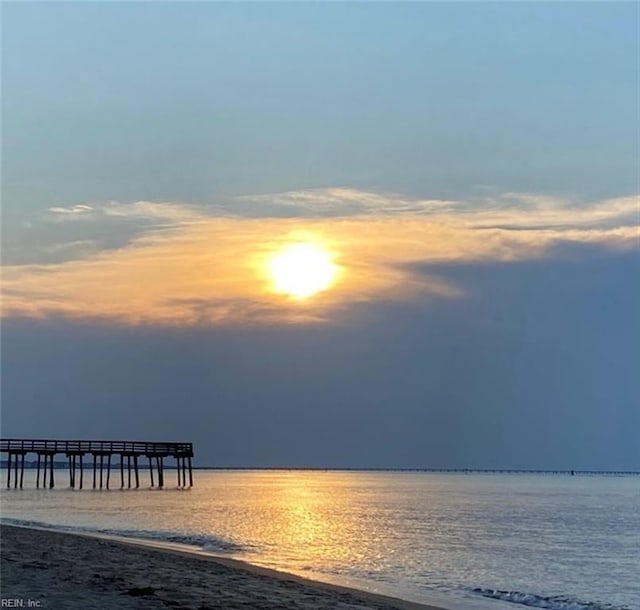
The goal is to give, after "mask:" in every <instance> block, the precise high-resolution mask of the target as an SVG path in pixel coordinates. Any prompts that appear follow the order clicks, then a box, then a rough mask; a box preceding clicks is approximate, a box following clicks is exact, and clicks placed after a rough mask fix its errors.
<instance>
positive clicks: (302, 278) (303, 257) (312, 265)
mask: <svg viewBox="0 0 640 610" xmlns="http://www.w3.org/2000/svg"><path fill="white" fill-rule="evenodd" d="M268 271H269V276H270V277H271V280H272V283H273V289H274V290H275V292H279V293H281V294H286V295H289V296H290V297H293V298H294V299H298V300H304V299H307V298H309V297H311V296H313V295H315V294H317V293H318V292H322V291H323V290H326V289H327V288H330V287H331V286H332V285H333V283H334V282H335V280H336V277H337V275H338V266H337V265H336V264H335V263H334V262H333V257H332V256H331V254H330V253H329V252H327V251H326V250H324V249H323V248H322V247H321V246H319V245H316V244H312V243H298V244H291V245H289V246H285V247H284V248H283V249H281V250H280V251H279V252H278V253H277V254H276V255H275V256H274V257H273V258H272V259H271V260H270V261H269V263H268Z"/></svg>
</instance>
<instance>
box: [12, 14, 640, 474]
mask: <svg viewBox="0 0 640 610" xmlns="http://www.w3.org/2000/svg"><path fill="white" fill-rule="evenodd" d="M639 19H640V7H639V6H638V4H635V3H622V2H619V3H616V2H608V3H597V2H587V3H582V2H557V3H553V2H551V3H546V2H545V3H526V2H511V3H509V2H504V3H485V2H472V3H463V2H455V3H454V2H451V3H435V2H424V3H383V2H380V3H373V2H372V3H303V2H300V3H272V2H261V3H248V2H233V3H222V2H219V3H214V2H193V3H192V2H140V3H134V2H87V3H62V2H44V3H38V2H12V3H4V4H3V6H2V29H3V32H2V34H3V35H2V57H3V60H2V62H3V63H2V128H3V129H2V354H1V355H2V358H1V362H0V365H1V366H0V371H1V373H2V375H1V390H2V395H1V397H2V411H1V424H2V435H3V436H4V437H35V438H38V437H51V438H97V439H100V438H104V439H133V440H136V439H137V440H184V441H193V442H194V444H195V452H196V463H197V464H200V465H213V466H261V467H267V466H286V467H297V466H301V467H362V468H364V467H373V468H376V467H385V468H428V467H433V468H465V467H469V468H574V469H599V468H602V469H635V470H639V469H640V444H638V442H637V431H638V429H639V428H640V376H639V375H638V374H637V371H638V367H639V365H640V282H639V281H638V279H639V272H640V232H639V230H638V220H639V219H640V206H639V203H640V200H639V199H638V196H639V193H640V184H639V175H638V167H639V165H638V162H639V160H640V151H639V142H640V140H639V136H640V121H639V119H640V117H639V110H638V108H640V87H639V67H640V66H639V63H640V60H639V57H640V38H639V36H638V23H639Z"/></svg>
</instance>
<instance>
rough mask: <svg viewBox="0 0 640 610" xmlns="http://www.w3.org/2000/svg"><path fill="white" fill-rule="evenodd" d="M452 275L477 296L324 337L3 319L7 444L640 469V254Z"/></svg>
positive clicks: (297, 461)
mask: <svg viewBox="0 0 640 610" xmlns="http://www.w3.org/2000/svg"><path fill="white" fill-rule="evenodd" d="M558 254H559V256H557V257H555V259H554V260H553V261H549V260H539V261H535V262H531V261H528V262H517V263H485V264H475V263H474V264H465V265H449V266H446V267H440V268H438V269H435V268H434V267H433V266H430V267H429V269H428V270H427V271H428V273H434V272H437V273H439V274H441V275H442V276H444V277H446V278H447V279H450V280H454V281H456V282H459V283H461V284H462V285H463V286H464V287H465V290H466V294H467V298H465V299H457V300H430V301H424V302H419V301H411V302H395V303H383V302H378V303H373V304H370V305H362V306H360V307H359V309H358V310H357V311H352V312H349V314H347V315H348V317H342V318H341V320H340V322H335V323H333V324H328V325H323V326H311V327H304V326H281V325H271V326H269V325H267V326H264V325H263V326H260V327H245V328H237V327H236V328H224V327H218V328H215V329H203V328H177V327H174V328H162V327H146V328H137V329H136V331H135V333H132V332H131V329H127V328H125V327H118V326H107V325H99V324H89V323H81V322H77V323H70V322H68V321H64V320H55V319H52V320H49V321H47V322H34V321H26V320H11V319H9V320H6V321H5V322H4V324H3V331H2V332H3V343H2V369H3V370H2V372H3V376H2V391H3V395H2V399H3V400H2V402H3V410H2V429H3V431H2V433H3V436H20V435H29V436H34V435H35V436H38V435H42V436H51V437H53V436H57V437H69V436H77V437H97V438H116V437H128V438H146V437H150V438H158V439H159V438H168V439H181V438H182V439H187V440H193V441H194V442H195V443H196V451H197V461H198V463H199V464H208V465H218V466H236V465H237V466H251V465H260V466H269V465H273V466H320V467H322V466H327V467H331V466H353V467H376V466H379V467H431V466H433V467H440V466H443V467H464V466H470V467H521V468H535V467H542V468H555V467H561V468H627V469H631V468H634V469H638V468H640V447H639V445H638V443H637V431H638V429H639V427H640V381H639V379H638V376H637V363H638V361H639V356H640V353H639V352H640V341H639V339H640V313H639V312H640V290H639V289H638V287H637V277H638V271H639V270H640V256H639V255H638V253H636V252H632V253H623V254H617V255H612V254H611V253H610V252H604V251H602V250H598V249H597V248H594V249H592V250H591V251H590V253H588V255H585V252H584V250H580V251H577V250H576V249H574V248H572V247H566V248H564V250H563V252H561V253H558Z"/></svg>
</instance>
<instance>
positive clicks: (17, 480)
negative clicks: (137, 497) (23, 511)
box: [0, 438, 193, 489]
mask: <svg viewBox="0 0 640 610" xmlns="http://www.w3.org/2000/svg"><path fill="white" fill-rule="evenodd" d="M5 453H6V454H7V457H8V459H7V488H10V487H12V484H13V487H14V489H17V488H20V489H22V484H23V480H24V469H25V456H26V455H27V454H29V453H33V454H35V455H36V487H37V488H39V487H40V486H41V483H42V487H49V488H50V489H51V488H53V487H54V486H55V480H54V470H55V456H56V455H59V454H60V455H64V456H65V457H66V458H67V461H68V467H69V486H70V487H71V488H72V489H75V488H76V487H77V488H78V489H82V486H83V482H84V481H83V479H84V470H85V464H84V457H85V456H87V455H89V456H91V462H90V463H91V466H92V471H93V481H92V488H93V489H98V488H99V489H109V485H110V483H111V465H112V464H111V462H112V458H113V456H119V458H120V489H124V488H125V472H124V471H125V460H126V470H127V477H126V487H127V489H131V487H135V488H139V487H140V464H139V462H138V459H139V458H145V459H146V461H147V464H146V467H147V469H148V471H149V479H150V482H151V487H164V486H165V477H164V475H165V464H164V460H165V458H169V457H171V458H174V459H175V468H176V472H177V479H178V487H179V488H187V487H193V467H192V463H191V460H192V458H193V444H192V443H163V442H153V441H66V440H42V439H37V440H33V439H18V438H10V439H0V454H5ZM143 466H144V464H143ZM12 470H13V477H12ZM41 472H42V479H41V477H40V473H41ZM154 473H155V475H156V477H157V480H156V478H154ZM132 474H133V475H134V483H133V485H132V480H131V475H132ZM187 477H188V481H187Z"/></svg>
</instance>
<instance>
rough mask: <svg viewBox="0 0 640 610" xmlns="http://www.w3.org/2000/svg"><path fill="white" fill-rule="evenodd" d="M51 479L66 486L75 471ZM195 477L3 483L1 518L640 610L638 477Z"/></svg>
mask: <svg viewBox="0 0 640 610" xmlns="http://www.w3.org/2000/svg"><path fill="white" fill-rule="evenodd" d="M56 474H57V475H58V480H59V483H60V484H61V483H62V481H63V480H64V476H65V474H66V473H64V471H59V472H58V473H56ZM195 476H196V481H195V482H196V486H195V487H194V488H193V489H192V490H191V491H177V490H171V489H166V490H163V491H157V490H153V491H151V490H147V489H144V490H143V489H141V490H137V491H135V490H131V491H123V492H120V491H114V490H112V491H108V492H107V491H102V492H101V491H88V490H85V491H82V492H79V491H70V490H66V489H61V488H56V489H55V490H53V491H50V490H35V489H32V488H31V486H32V484H33V473H32V472H29V473H27V476H26V477H25V482H26V486H27V487H28V488H27V489H25V490H22V491H19V490H18V491H14V490H9V491H7V490H3V492H2V516H3V518H5V519H20V520H28V521H36V522H43V523H48V524H54V525H57V526H72V527H84V528H89V529H93V530H109V531H112V532H119V533H121V534H124V535H129V536H142V537H153V538H156V539H159V540H171V541H174V542H185V543H189V544H194V545H196V546H199V547H202V548H204V549H205V550H207V551H210V552H212V553H216V554H219V553H225V554H228V555H232V556H234V557H237V558H241V559H247V560H249V561H252V562H254V563H260V564H262V565H267V566H270V567H274V568H277V569H281V570H286V571H291V572H296V573H300V574H305V575H311V576H313V577H317V578H323V579H325V580H328V581H331V582H343V583H347V584H352V585H353V584H355V585H359V586H366V587H368V588H369V589H372V590H377V591H381V592H387V593H391V594H395V595H400V596H403V597H405V598H410V599H415V600H417V601H420V600H422V601H433V595H434V594H436V595H444V596H445V599H446V598H448V599H450V600H453V601H454V602H456V600H465V599H466V600H470V601H473V600H479V601H481V602H482V603H483V604H485V605H486V604H489V605H491V604H493V605H494V606H495V607H498V606H500V605H502V606H503V607H505V606H506V605H507V604H505V602H504V601H491V600H487V599H486V597H485V596H483V595H481V594H480V592H479V591H475V592H474V591H473V589H482V590H484V593H485V595H486V594H487V593H490V591H487V590H494V589H496V590H501V591H504V592H507V593H508V595H506V599H511V600H515V599H518V596H522V595H524V596H529V597H526V599H528V600H529V601H530V602H531V605H537V607H548V608H558V609H562V610H564V609H566V610H568V609H569V608H575V609H578V610H579V609H580V608H583V607H585V608H586V607H588V606H587V604H588V603H593V604H595V606H592V607H593V608H598V607H600V608H606V607H607V605H609V604H610V605H613V606H615V607H627V608H634V609H640V579H638V578H637V576H638V573H640V511H638V506H640V480H639V479H638V478H635V477H628V478H606V477H565V476H529V475H517V476H516V475H442V474H426V473H382V472H366V473H363V472H316V471H313V472H311V471H309V472H299V471H245V472H238V471H218V472H215V471H206V472H205V471H198V472H196V475H195ZM496 596H497V597H500V594H497V595H496ZM553 596H560V599H559V600H557V599H555V600H554V599H551V601H544V600H545V599H550V598H552V597H553ZM502 597H503V598H505V596H502ZM563 599H566V600H568V601H566V602H564V601H562V600H563ZM541 600H543V601H541ZM539 604H547V605H542V606H541V605H539ZM576 604H577V605H576ZM508 606H513V604H508ZM515 607H517V606H515Z"/></svg>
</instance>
